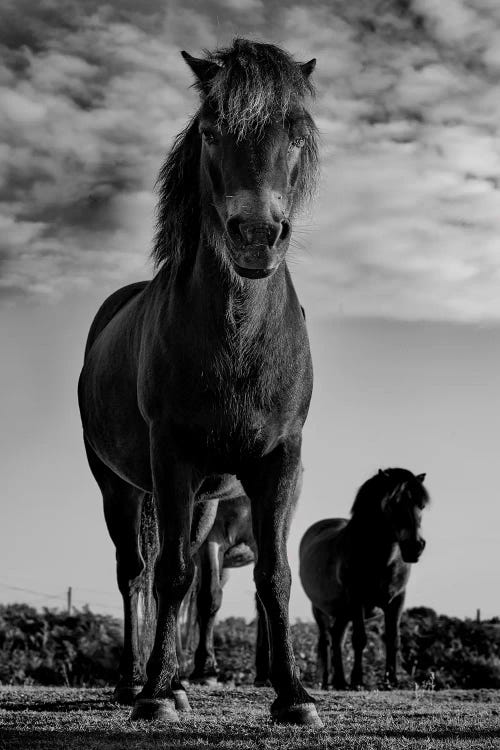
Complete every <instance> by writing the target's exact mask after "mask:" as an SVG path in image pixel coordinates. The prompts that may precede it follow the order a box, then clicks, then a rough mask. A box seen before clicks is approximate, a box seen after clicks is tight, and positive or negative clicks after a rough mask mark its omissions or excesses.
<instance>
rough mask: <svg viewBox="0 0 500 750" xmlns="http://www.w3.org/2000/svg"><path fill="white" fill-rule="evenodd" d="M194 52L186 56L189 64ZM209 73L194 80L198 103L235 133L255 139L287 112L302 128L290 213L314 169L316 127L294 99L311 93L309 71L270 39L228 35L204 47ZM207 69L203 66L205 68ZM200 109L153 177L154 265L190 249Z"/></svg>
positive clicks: (176, 259)
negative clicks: (229, 40) (220, 45)
mask: <svg viewBox="0 0 500 750" xmlns="http://www.w3.org/2000/svg"><path fill="white" fill-rule="evenodd" d="M193 61H194V58H190V64H192V65H193ZM203 62H204V65H206V63H209V64H210V65H211V66H212V68H211V73H212V75H211V77H210V79H209V80H208V81H206V82H203V83H202V82H200V81H197V82H196V83H195V84H194V86H195V87H196V88H197V89H198V90H199V91H200V94H201V96H202V100H203V102H204V104H205V106H207V107H209V109H210V110H211V111H212V112H213V113H214V114H215V115H216V117H217V124H218V127H225V128H226V129H227V131H228V132H229V133H231V134H233V135H234V136H235V137H236V139H237V140H242V139H244V138H246V137H248V136H253V137H255V138H257V139H258V138H260V137H261V136H262V135H263V130H264V128H265V127H266V126H268V125H270V124H272V122H273V121H281V122H283V123H285V124H286V122H287V116H288V114H289V113H292V110H293V118H294V120H297V119H300V121H301V126H302V127H303V129H304V132H305V133H307V138H306V141H305V144H304V146H303V148H302V149H301V152H300V174H299V177H298V180H297V184H296V186H295V189H294V192H293V195H292V197H291V201H290V210H289V212H290V215H292V214H294V213H295V212H296V211H297V210H298V209H299V207H300V206H301V205H302V204H303V203H304V202H305V200H307V199H309V198H311V197H312V195H313V193H314V190H315V186H316V181H317V174H318V131H317V129H316V126H315V124H314V122H313V120H312V118H311V116H310V115H309V113H308V112H307V111H306V110H305V109H304V107H303V106H302V104H301V102H302V100H303V99H304V98H305V96H306V95H308V94H310V95H311V96H313V95H314V88H313V85H312V83H311V81H310V80H309V77H308V76H307V75H306V74H305V73H304V71H303V70H301V67H300V65H299V64H298V63H297V62H296V61H295V60H293V58H292V57H291V56H290V55H289V54H287V53H286V52H284V51H283V50H281V49H280V48H279V47H276V46H275V45H273V44H256V43H254V42H250V41H247V40H245V39H235V40H234V42H233V45H232V47H228V48H226V49H219V50H216V51H215V52H213V53H209V52H206V53H205V60H204V61H203ZM205 75H206V73H205ZM199 113H200V110H199V111H198V112H197V114H196V115H195V116H194V118H193V119H192V120H191V122H190V123H189V124H188V126H187V127H186V128H185V129H184V130H183V131H181V133H179V135H178V136H177V137H176V139H175V141H174V144H173V147H172V150H171V151H170V153H169V155H168V157H167V159H166V161H165V163H164V164H163V166H162V168H161V170H160V174H159V176H158V180H157V189H158V193H159V201H158V210H157V227H156V235H155V241H154V245H153V250H152V258H153V261H154V264H155V266H156V267H158V266H160V265H162V264H163V263H165V262H166V263H169V264H170V265H171V266H172V267H173V268H175V267H176V266H178V265H179V263H180V262H181V260H182V259H183V258H184V257H186V255H190V254H191V253H190V251H193V252H194V251H195V250H196V247H197V246H198V243H199V238H200V228H201V222H202V211H201V196H200V190H199V180H200V176H199V162H200V151H201V138H200V134H199V132H198V116H199Z"/></svg>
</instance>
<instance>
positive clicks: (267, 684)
mask: <svg viewBox="0 0 500 750" xmlns="http://www.w3.org/2000/svg"><path fill="white" fill-rule="evenodd" d="M253 684H254V687H258V688H261V687H272V684H271V680H268V679H267V677H266V678H264V679H263V680H262V679H260V678H257V677H256V678H255V680H254V681H253Z"/></svg>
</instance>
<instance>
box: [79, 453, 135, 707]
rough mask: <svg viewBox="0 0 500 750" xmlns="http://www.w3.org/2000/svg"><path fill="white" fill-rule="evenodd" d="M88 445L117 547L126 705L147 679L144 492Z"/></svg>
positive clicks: (119, 692) (118, 695)
mask: <svg viewBox="0 0 500 750" xmlns="http://www.w3.org/2000/svg"><path fill="white" fill-rule="evenodd" d="M85 447H86V451H87V457H88V462H89V465H90V469H91V471H92V474H93V475H94V478H95V480H96V482H97V484H98V485H99V487H100V489H101V492H102V496H103V504H104V517H105V520H106V525H107V527H108V531H109V534H110V536H111V539H112V541H113V543H114V545H115V548H116V574H117V581H118V588H119V590H120V593H121V595H122V599H123V620H124V639H123V652H122V656H121V660H120V666H119V675H120V676H119V680H118V684H117V686H116V688H115V691H114V698H115V700H116V701H117V702H118V703H121V704H123V705H132V704H133V702H134V699H135V697H136V696H137V695H138V693H139V692H140V691H141V689H142V684H143V681H144V680H143V668H142V660H141V654H140V644H139V623H138V612H137V605H138V598H139V593H140V591H141V584H142V577H143V572H144V568H145V566H144V560H143V558H142V555H141V551H140V548H139V533H140V522H141V507H142V502H143V499H144V493H143V492H140V491H139V490H137V489H136V488H135V487H133V486H131V485H129V484H128V483H127V482H124V481H123V480H122V479H120V477H118V476H117V475H116V474H115V473H114V472H112V471H111V470H110V469H109V468H108V467H107V466H106V465H105V464H104V463H102V461H101V460H100V459H99V458H98V456H97V455H96V454H95V453H94V451H93V450H92V448H91V447H90V446H89V445H88V444H87V443H86V444H85Z"/></svg>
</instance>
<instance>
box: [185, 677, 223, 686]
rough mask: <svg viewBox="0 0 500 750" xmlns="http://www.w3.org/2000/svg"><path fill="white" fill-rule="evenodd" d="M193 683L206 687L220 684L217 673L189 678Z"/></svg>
mask: <svg viewBox="0 0 500 750" xmlns="http://www.w3.org/2000/svg"><path fill="white" fill-rule="evenodd" d="M189 682H190V683H191V685H201V686H204V687H215V685H217V684H218V680H217V675H201V676H200V677H193V676H191V677H190V678H189Z"/></svg>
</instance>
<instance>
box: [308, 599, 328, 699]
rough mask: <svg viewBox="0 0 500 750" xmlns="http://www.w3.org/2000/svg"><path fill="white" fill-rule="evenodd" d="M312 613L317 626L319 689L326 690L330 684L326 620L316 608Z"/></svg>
mask: <svg viewBox="0 0 500 750" xmlns="http://www.w3.org/2000/svg"><path fill="white" fill-rule="evenodd" d="M312 613H313V616H314V619H315V620H316V624H317V626H318V630H319V633H318V648H317V654H318V671H319V674H320V677H321V689H322V690H328V686H329V684H330V648H331V639H330V633H329V623H328V622H327V620H328V618H327V616H326V615H325V614H323V612H322V611H321V610H320V609H318V608H317V607H313V608H312Z"/></svg>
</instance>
